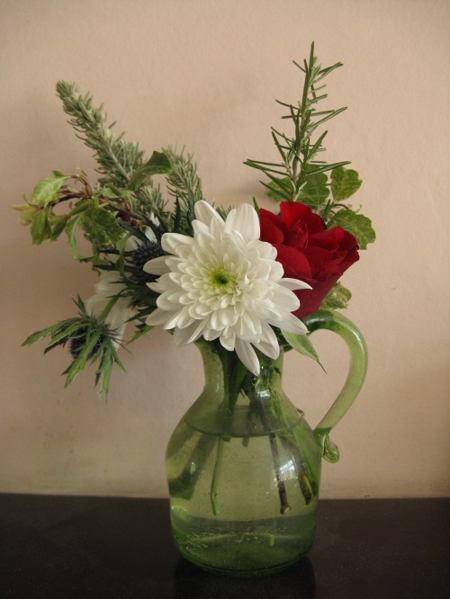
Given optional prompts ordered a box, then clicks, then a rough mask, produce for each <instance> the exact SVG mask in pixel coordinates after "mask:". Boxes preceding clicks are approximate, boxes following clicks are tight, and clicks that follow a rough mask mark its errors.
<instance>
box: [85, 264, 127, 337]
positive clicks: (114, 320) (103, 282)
mask: <svg viewBox="0 0 450 599" xmlns="http://www.w3.org/2000/svg"><path fill="white" fill-rule="evenodd" d="M122 289H124V285H123V283H122V282H121V281H120V279H119V275H118V273H117V272H114V271H107V272H102V274H101V275H100V278H99V281H98V283H97V284H96V285H95V291H96V292H97V293H96V294H95V295H93V296H92V297H90V298H89V299H88V300H87V301H86V312H87V313H88V314H92V315H94V316H100V315H101V314H102V313H103V311H104V310H105V308H106V306H107V305H108V304H109V303H110V302H111V299H112V298H113V297H114V296H115V295H116V294H117V293H119V292H120V291H122ZM135 314H136V310H135V309H134V308H132V307H131V306H130V300H129V298H127V297H118V298H117V299H116V301H115V303H114V305H113V306H112V307H111V309H110V310H109V312H108V314H107V315H106V317H105V322H106V324H108V325H109V327H110V328H111V329H112V330H113V331H115V340H114V346H115V347H116V348H117V347H118V346H119V344H120V341H121V340H122V338H123V335H124V333H125V329H126V326H127V322H128V320H129V319H130V318H133V316H134V315H135Z"/></svg>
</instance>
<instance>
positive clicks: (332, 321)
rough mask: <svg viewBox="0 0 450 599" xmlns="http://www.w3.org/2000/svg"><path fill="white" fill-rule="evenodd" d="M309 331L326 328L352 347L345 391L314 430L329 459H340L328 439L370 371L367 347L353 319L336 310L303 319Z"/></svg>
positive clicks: (321, 311) (343, 390)
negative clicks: (368, 370) (368, 368)
mask: <svg viewBox="0 0 450 599" xmlns="http://www.w3.org/2000/svg"><path fill="white" fill-rule="evenodd" d="M302 320H303V322H304V323H305V325H306V326H307V327H308V330H309V332H310V333H314V331H318V330H319V329H327V330H329V331H333V332H334V333H337V334H338V335H339V336H340V337H341V338H342V339H343V340H344V341H345V343H346V344H347V346H348V349H349V350H350V368H349V371H348V375H347V379H346V381H345V383H344V387H343V388H342V391H341V392H340V393H339V395H338V396H337V398H336V400H335V402H334V403H333V405H332V406H331V408H330V409H329V410H328V412H327V413H326V414H325V416H324V417H323V418H322V420H321V421H320V422H319V424H318V425H317V426H316V428H315V429H314V435H315V436H316V439H317V441H318V442H319V444H320V446H321V449H322V456H323V457H324V458H325V459H326V460H327V461H328V462H332V463H334V462H337V461H338V459H339V449H338V447H337V445H335V443H333V441H331V439H330V438H329V433H330V431H331V429H332V428H334V427H335V426H336V424H337V423H338V422H339V421H340V420H341V418H342V417H343V416H344V415H345V414H346V412H347V410H348V409H349V408H350V406H351V405H352V403H353V402H354V401H355V399H356V398H357V396H358V394H359V392H360V391H361V387H362V385H363V383H364V379H365V377H366V372H367V347H366V342H365V341H364V337H363V336H362V334H361V332H360V331H359V330H358V328H357V327H356V326H355V325H354V324H353V323H352V321H351V320H349V319H348V318H346V317H345V316H343V315H342V314H340V313H338V312H335V311H334V310H324V309H322V310H317V312H314V313H313V314H310V315H309V316H306V318H303V319H302Z"/></svg>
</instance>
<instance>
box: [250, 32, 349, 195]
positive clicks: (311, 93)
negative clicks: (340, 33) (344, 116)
mask: <svg viewBox="0 0 450 599" xmlns="http://www.w3.org/2000/svg"><path fill="white" fill-rule="evenodd" d="M294 64H295V65H296V66H297V67H298V68H299V69H300V70H301V71H302V72H303V73H304V83H303V92H302V98H301V100H300V101H299V102H298V103H297V105H295V106H294V105H293V104H290V103H286V102H280V101H278V103H279V104H281V105H282V106H284V107H285V108H287V110H288V114H287V115H285V116H284V117H283V119H287V120H289V121H291V123H292V125H293V129H294V135H293V136H292V137H290V136H288V135H286V134H285V133H282V132H280V131H277V130H276V129H274V128H272V138H273V141H274V143H275V145H276V147H277V150H278V152H279V154H280V162H275V163H271V162H262V161H257V160H247V161H246V162H245V164H247V165H248V166H250V167H252V168H256V169H258V170H260V171H262V172H263V173H264V174H265V175H266V176H267V177H268V178H269V179H270V181H271V182H272V184H270V183H269V184H266V183H264V185H266V186H267V185H269V186H270V187H269V193H272V194H273V193H274V190H277V192H278V194H279V195H281V198H282V199H283V200H284V201H286V200H290V201H294V202H300V201H301V202H303V203H308V205H313V206H318V205H321V204H322V203H323V202H322V200H325V199H326V197H327V195H328V194H327V193H325V191H324V183H323V182H324V179H323V178H322V179H320V180H318V179H317V177H316V178H315V179H312V178H314V177H315V176H317V175H318V174H319V173H326V172H328V171H331V170H333V169H334V168H337V167H339V166H343V165H345V164H348V162H339V163H334V164H327V163H326V162H324V161H323V160H319V154H320V153H321V152H323V150H324V147H323V145H322V144H323V140H324V139H325V137H326V135H327V133H328V132H327V131H325V132H324V133H322V134H321V135H320V136H319V137H318V138H317V139H315V140H314V139H313V135H314V134H315V133H316V130H317V129H318V128H319V127H320V126H321V125H323V124H324V123H325V122H327V121H329V120H330V119H332V118H334V117H336V116H337V115H338V114H340V113H341V112H342V111H344V110H346V109H345V108H339V109H337V110H321V111H319V110H317V104H318V103H319V102H320V101H321V100H324V99H325V98H326V97H327V94H325V93H322V92H323V89H324V88H325V84H323V80H324V79H325V78H326V77H327V76H328V75H329V74H330V73H331V72H332V71H334V70H335V69H337V68H339V67H341V66H342V64H341V63H336V64H334V65H332V66H330V67H326V68H322V67H321V65H319V64H318V61H317V57H316V56H315V54H314V44H312V45H311V51H310V56H309V60H305V61H304V63H303V66H300V65H299V64H297V63H294ZM319 84H320V85H319ZM308 179H310V181H308ZM311 179H312V180H311ZM287 181H289V183H290V185H289V186H287V184H286V183H287ZM272 197H273V196H272ZM276 199H278V198H276Z"/></svg>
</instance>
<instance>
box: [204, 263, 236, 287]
mask: <svg viewBox="0 0 450 599" xmlns="http://www.w3.org/2000/svg"><path fill="white" fill-rule="evenodd" d="M210 282H211V285H212V287H213V288H214V289H220V290H223V289H226V288H227V287H230V286H234V285H236V279H235V278H234V277H233V276H232V275H231V274H230V273H229V272H227V271H226V270H224V269H223V268H215V269H214V270H212V271H211V273H210Z"/></svg>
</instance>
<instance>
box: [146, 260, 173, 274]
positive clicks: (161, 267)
mask: <svg viewBox="0 0 450 599" xmlns="http://www.w3.org/2000/svg"><path fill="white" fill-rule="evenodd" d="M166 259H167V256H159V257H158V258H153V260H149V261H148V262H146V263H145V264H144V267H143V269H142V270H144V271H145V272H147V273H149V274H151V275H156V276H160V275H163V274H164V273H166V272H169V269H168V268H167V265H166Z"/></svg>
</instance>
